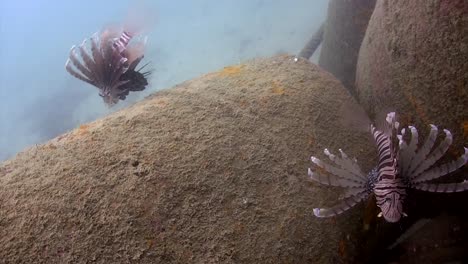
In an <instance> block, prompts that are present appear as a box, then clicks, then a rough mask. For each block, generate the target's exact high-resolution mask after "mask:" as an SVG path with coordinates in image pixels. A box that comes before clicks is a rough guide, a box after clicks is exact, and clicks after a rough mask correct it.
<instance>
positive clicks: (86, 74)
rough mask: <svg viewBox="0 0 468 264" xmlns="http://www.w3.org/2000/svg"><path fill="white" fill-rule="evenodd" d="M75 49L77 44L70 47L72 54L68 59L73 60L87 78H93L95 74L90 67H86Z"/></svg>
mask: <svg viewBox="0 0 468 264" xmlns="http://www.w3.org/2000/svg"><path fill="white" fill-rule="evenodd" d="M75 50H76V46H73V47H72V48H71V49H70V55H69V56H68V60H67V61H71V62H72V63H73V65H74V66H75V67H76V69H78V70H79V71H80V72H81V74H83V75H84V76H85V77H86V78H87V79H89V80H92V79H93V77H94V76H93V74H92V73H91V71H90V69H88V68H86V66H85V65H83V64H82V63H81V61H80V60H79V59H78V57H77V54H76V51H75Z"/></svg>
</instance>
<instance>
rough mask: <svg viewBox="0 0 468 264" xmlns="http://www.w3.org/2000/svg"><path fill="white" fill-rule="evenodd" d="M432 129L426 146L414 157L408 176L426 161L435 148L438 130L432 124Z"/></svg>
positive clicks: (425, 143)
mask: <svg viewBox="0 0 468 264" xmlns="http://www.w3.org/2000/svg"><path fill="white" fill-rule="evenodd" d="M430 127H431V130H430V132H429V136H428V137H427V139H426V141H425V142H424V145H422V146H421V148H420V149H419V150H418V151H417V152H416V155H415V156H414V157H413V160H412V162H411V165H410V167H409V168H408V174H410V173H411V172H413V171H414V170H415V169H416V168H417V167H418V166H419V165H421V162H423V161H424V159H425V158H426V157H427V155H428V154H429V152H430V151H431V149H432V147H433V146H434V143H435V141H436V139H437V132H438V129H437V127H436V126H435V125H432V124H431V125H430Z"/></svg>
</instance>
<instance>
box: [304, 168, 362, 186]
mask: <svg viewBox="0 0 468 264" xmlns="http://www.w3.org/2000/svg"><path fill="white" fill-rule="evenodd" d="M307 174H308V175H309V178H310V179H311V180H314V181H316V182H318V183H321V184H323V185H330V186H337V187H364V184H362V183H358V182H355V181H351V180H347V179H343V178H340V177H337V176H335V175H331V174H327V175H322V174H320V173H318V172H316V171H315V172H314V171H312V170H311V169H310V168H309V169H308V170H307Z"/></svg>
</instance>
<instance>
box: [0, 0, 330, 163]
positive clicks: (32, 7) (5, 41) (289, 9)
mask: <svg viewBox="0 0 468 264" xmlns="http://www.w3.org/2000/svg"><path fill="white" fill-rule="evenodd" d="M136 2H138V3H139V4H141V3H143V5H145V6H147V7H148V10H149V12H151V13H153V14H154V17H153V19H154V24H152V25H148V27H150V30H149V32H148V43H147V45H146V52H145V61H150V66H151V68H152V69H154V72H153V73H152V75H151V76H150V84H149V86H148V88H147V89H146V90H145V91H143V92H139V93H132V94H131V95H130V96H129V97H128V98H127V100H126V101H124V102H120V103H119V104H118V105H116V106H114V107H112V108H110V109H109V108H108V107H106V105H104V104H103V103H102V100H101V98H100V97H99V96H97V92H96V89H95V88H94V87H92V86H91V85H89V84H86V83H84V82H81V81H79V80H76V79H75V78H73V77H72V76H70V75H69V74H68V73H67V72H66V71H65V69H64V64H65V61H66V59H67V57H68V53H69V51H70V48H71V47H72V45H76V44H79V43H81V42H82V41H83V39H85V38H89V37H90V36H91V35H92V34H93V33H94V32H98V31H100V30H102V29H103V27H105V26H107V25H110V24H121V23H122V21H123V19H124V17H125V15H126V14H127V12H128V10H129V8H131V7H132V6H133V5H135V3H136ZM327 5H328V1H327V0H314V1H307V0H295V1H264V0H227V1H213V0H203V1H163V0H158V1H146V2H144V1H124V0H118V1H91V0H84V1H80V2H74V1H58V0H53V1H46V0H36V1H1V2H0V30H1V31H0V33H1V35H2V44H1V46H0V56H1V58H2V60H1V61H0V98H2V103H1V104H0V120H1V123H0V160H5V159H7V158H10V157H11V156H12V155H14V154H15V153H17V152H18V151H20V150H22V149H24V148H25V147H28V146H31V145H33V144H38V143H41V142H44V141H46V140H48V139H51V138H53V137H56V136H58V135H59V134H61V133H63V132H65V131H68V130H70V129H72V128H75V127H77V126H79V125H80V124H83V123H86V122H89V121H92V120H95V119H96V118H99V117H102V116H105V115H107V114H109V113H110V112H113V111H115V110H118V109H121V108H123V107H125V106H128V105H129V104H132V103H134V102H135V101H138V100H140V99H142V98H143V97H145V96H147V95H149V94H151V93H153V92H155V91H157V90H160V89H164V88H169V87H171V86H173V85H175V84H177V83H180V82H182V81H184V80H188V79H191V78H193V77H196V76H198V75H200V74H203V73H207V72H210V71H213V70H216V69H219V68H221V67H224V66H226V65H230V64H236V63H239V62H241V61H245V60H247V59H250V58H254V57H260V56H271V55H274V54H278V53H293V54H294V53H297V52H298V51H299V50H300V49H301V48H302V46H303V45H304V43H305V42H306V41H307V40H308V38H309V37H310V36H311V35H312V33H314V32H315V31H316V30H317V28H319V26H320V24H321V23H322V22H323V21H324V20H325V17H326V9H327ZM148 10H146V11H148ZM315 54H316V56H317V55H318V54H319V52H316V53H315ZM312 60H313V61H317V57H313V58H312Z"/></svg>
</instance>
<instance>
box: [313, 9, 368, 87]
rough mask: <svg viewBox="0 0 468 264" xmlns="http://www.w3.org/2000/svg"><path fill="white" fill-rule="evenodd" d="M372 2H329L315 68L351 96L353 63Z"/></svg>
mask: <svg viewBox="0 0 468 264" xmlns="http://www.w3.org/2000/svg"><path fill="white" fill-rule="evenodd" d="M375 1H376V0H330V3H329V6H328V15H327V21H326V23H325V28H324V36H323V42H322V48H321V52H320V59H319V65H320V66H321V67H322V68H324V69H326V70H327V71H329V72H331V73H332V74H333V75H334V76H335V77H336V78H338V79H339V80H340V81H341V82H342V83H343V85H344V86H345V87H346V88H347V89H348V90H349V91H350V92H352V93H354V91H355V76H356V63H357V59H358V53H359V49H360V47H361V42H362V39H363V38H364V34H365V33H366V28H367V23H368V22H369V19H370V17H371V14H372V11H373V9H374V5H375Z"/></svg>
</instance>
